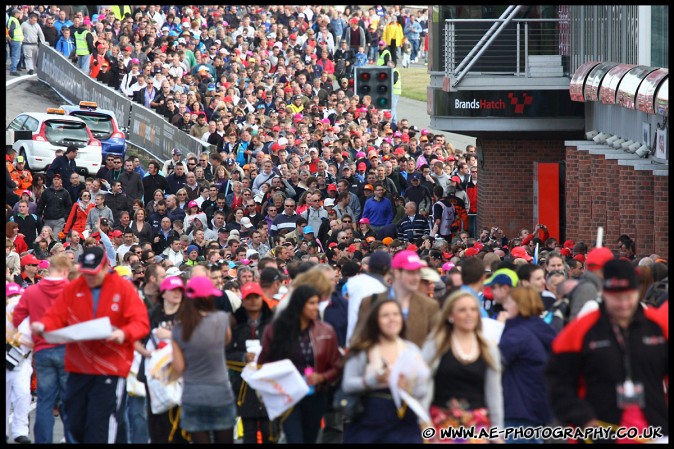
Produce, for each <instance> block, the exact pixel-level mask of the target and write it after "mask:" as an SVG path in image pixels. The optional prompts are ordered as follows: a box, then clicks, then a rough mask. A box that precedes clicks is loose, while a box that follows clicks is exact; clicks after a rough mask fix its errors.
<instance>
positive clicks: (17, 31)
mask: <svg viewBox="0 0 674 449" xmlns="http://www.w3.org/2000/svg"><path fill="white" fill-rule="evenodd" d="M12 22H13V23H14V24H15V25H16V26H15V27H14V37H13V38H12V40H13V41H18V42H23V30H22V29H21V23H20V22H19V19H17V18H16V17H14V16H12V17H10V18H9V20H8V21H7V30H9V29H10V28H11V27H12Z"/></svg>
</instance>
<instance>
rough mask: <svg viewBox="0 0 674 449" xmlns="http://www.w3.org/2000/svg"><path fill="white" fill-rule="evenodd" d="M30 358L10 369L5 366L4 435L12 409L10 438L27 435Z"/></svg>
mask: <svg viewBox="0 0 674 449" xmlns="http://www.w3.org/2000/svg"><path fill="white" fill-rule="evenodd" d="M31 358H32V357H31ZM31 358H28V359H26V360H23V361H22V362H21V364H19V366H17V367H16V368H14V369H13V370H12V371H9V370H7V369H6V368H5V408H6V414H5V436H9V413H10V410H13V412H14V416H13V417H12V439H14V438H17V437H20V436H21V435H24V436H28V435H29V430H28V414H29V413H30V376H31V375H32V374H33V367H32V366H31Z"/></svg>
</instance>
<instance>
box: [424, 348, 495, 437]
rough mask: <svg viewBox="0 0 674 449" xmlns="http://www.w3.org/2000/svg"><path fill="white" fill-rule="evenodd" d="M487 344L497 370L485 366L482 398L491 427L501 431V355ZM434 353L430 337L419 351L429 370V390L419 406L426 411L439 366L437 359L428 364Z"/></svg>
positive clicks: (431, 399) (433, 391)
mask: <svg viewBox="0 0 674 449" xmlns="http://www.w3.org/2000/svg"><path fill="white" fill-rule="evenodd" d="M487 343H488V345H489V354H490V355H491V357H492V358H493V359H494V361H495V362H496V363H497V365H498V367H499V369H498V370H495V369H493V368H491V367H489V366H487V373H486V375H485V379H484V398H485V401H486V403H487V409H488V410H489V420H490V421H491V425H492V426H494V427H499V428H501V429H502V428H503V388H502V386H501V353H500V352H499V349H498V346H496V345H495V344H494V343H493V342H491V341H490V340H487ZM436 352H437V346H436V344H435V338H433V336H430V337H429V338H428V340H426V343H424V346H423V348H422V349H421V355H422V356H423V357H424V360H425V361H426V363H428V364H429V366H430V368H431V382H430V385H429V387H430V388H429V389H428V394H427V395H426V397H424V399H423V401H422V402H421V404H422V405H423V406H424V407H426V408H427V409H430V407H431V403H432V402H433V395H434V394H435V373H436V372H437V371H438V366H439V365H440V358H439V357H438V358H437V359H435V361H434V362H433V364H432V365H431V363H430V361H431V360H432V359H433V357H434V356H435V353H436ZM444 381H445V382H451V381H452V380H451V379H444Z"/></svg>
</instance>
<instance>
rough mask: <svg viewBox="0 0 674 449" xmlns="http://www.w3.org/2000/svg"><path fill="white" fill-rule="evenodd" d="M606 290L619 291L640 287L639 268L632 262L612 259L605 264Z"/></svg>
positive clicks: (610, 291)
mask: <svg viewBox="0 0 674 449" xmlns="http://www.w3.org/2000/svg"><path fill="white" fill-rule="evenodd" d="M603 288H604V291H605V292H608V293H618V292H624V291H628V290H637V289H639V277H638V276H637V270H636V269H635V268H634V266H633V265H632V263H631V262H628V261H627V260H622V259H612V260H609V261H607V262H606V263H605V264H604V286H603Z"/></svg>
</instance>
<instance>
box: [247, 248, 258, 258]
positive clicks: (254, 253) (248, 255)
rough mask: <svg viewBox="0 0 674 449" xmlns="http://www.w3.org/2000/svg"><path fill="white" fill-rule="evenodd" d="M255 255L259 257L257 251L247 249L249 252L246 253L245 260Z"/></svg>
mask: <svg viewBox="0 0 674 449" xmlns="http://www.w3.org/2000/svg"><path fill="white" fill-rule="evenodd" d="M256 254H257V255H258V256H259V255H260V253H259V252H258V251H256V250H254V249H253V248H251V249H249V250H247V251H246V259H250V258H251V257H252V256H254V255H256Z"/></svg>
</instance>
